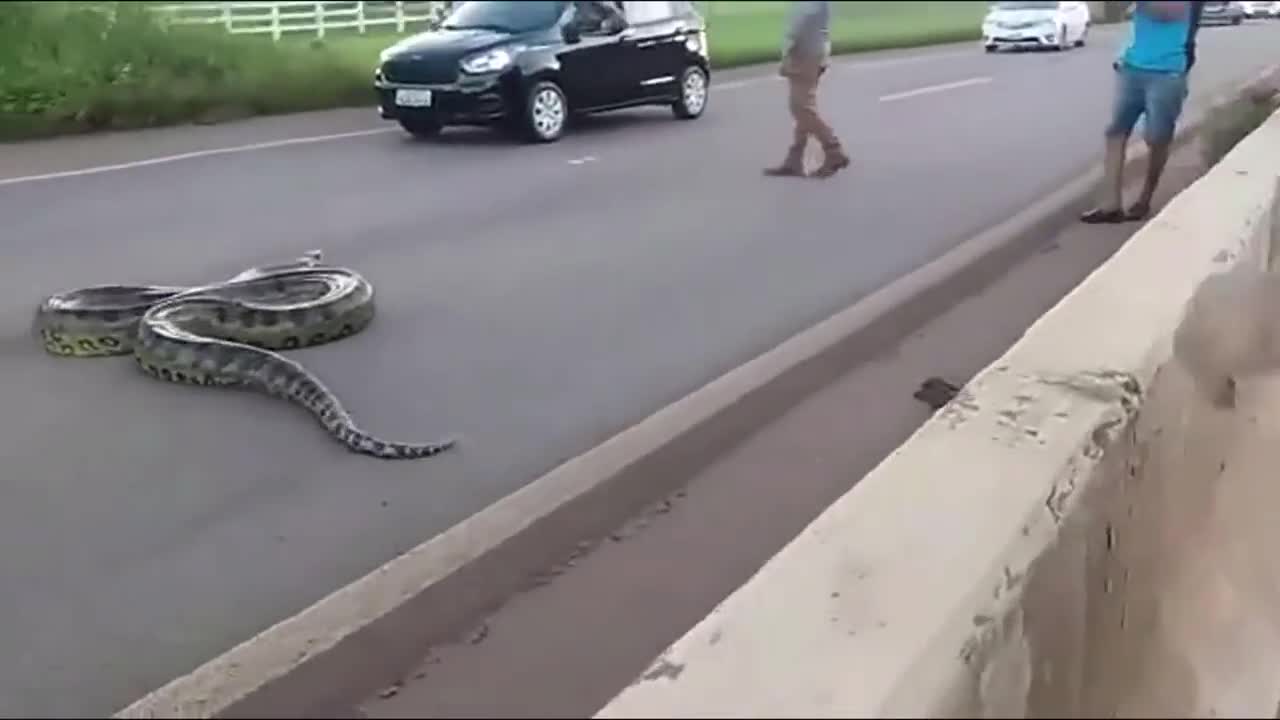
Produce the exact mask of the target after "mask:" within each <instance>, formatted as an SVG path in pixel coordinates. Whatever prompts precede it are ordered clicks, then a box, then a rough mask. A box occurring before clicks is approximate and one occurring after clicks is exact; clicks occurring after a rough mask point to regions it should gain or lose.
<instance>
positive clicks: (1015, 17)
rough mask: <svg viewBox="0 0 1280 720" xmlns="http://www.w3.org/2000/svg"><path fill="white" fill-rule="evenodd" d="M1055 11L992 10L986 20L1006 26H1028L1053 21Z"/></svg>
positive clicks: (1055, 14)
mask: <svg viewBox="0 0 1280 720" xmlns="http://www.w3.org/2000/svg"><path fill="white" fill-rule="evenodd" d="M1056 16H1057V11H1056V10H1052V9H1044V8H1027V9H1025V10H992V11H991V13H990V14H988V15H987V19H988V20H990V21H992V22H999V23H1004V24H1006V25H1030V24H1033V23H1038V22H1044V21H1046V20H1053V19H1054V18H1055V17H1056Z"/></svg>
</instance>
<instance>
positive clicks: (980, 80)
mask: <svg viewBox="0 0 1280 720" xmlns="http://www.w3.org/2000/svg"><path fill="white" fill-rule="evenodd" d="M989 82H991V78H990V77H975V78H969V79H968V80H957V81H955V82H949V83H943V84H941V85H929V86H926V87H922V88H916V89H915V90H907V91H906V92H900V93H893V94H891V95H881V96H880V102H882V103H888V102H895V101H897V100H906V99H907V98H913V97H917V96H920V95H929V94H931V93H937V92H945V91H947V90H956V89H958V88H963V87H969V86H971V85H986V84H987V83H989Z"/></svg>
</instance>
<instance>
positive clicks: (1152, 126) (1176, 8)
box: [1080, 0, 1203, 223]
mask: <svg viewBox="0 0 1280 720" xmlns="http://www.w3.org/2000/svg"><path fill="white" fill-rule="evenodd" d="M1202 5H1203V3H1202V2H1198V1H1196V0H1184V1H1182V2H1142V1H1141V0H1139V2H1138V3H1137V7H1135V8H1134V12H1133V20H1132V21H1131V23H1130V26H1129V42H1128V44H1127V45H1126V46H1125V49H1124V51H1123V52H1122V53H1121V55H1120V57H1119V58H1118V59H1117V60H1116V61H1115V63H1114V64H1113V68H1114V69H1115V73H1116V86H1115V99H1114V101H1113V105H1112V110H1111V121H1110V123H1109V124H1108V125H1107V129H1106V133H1105V135H1106V160H1105V163H1104V167H1105V175H1104V178H1103V186H1102V197H1101V200H1100V203H1099V205H1098V207H1096V208H1094V209H1092V210H1090V211H1088V212H1086V213H1085V214H1084V215H1083V216H1082V217H1081V218H1080V219H1081V220H1083V221H1084V222H1087V223H1117V222H1123V221H1126V220H1141V219H1143V218H1145V217H1146V216H1147V214H1148V213H1150V212H1151V199H1152V197H1153V196H1154V195H1155V191H1156V186H1157V185H1158V184H1159V183H1160V176H1161V174H1162V173H1163V172H1164V166H1165V163H1166V162H1167V161H1168V159H1169V147H1170V145H1171V144H1172V142H1173V135H1174V130H1175V128H1176V127H1177V123H1178V116H1179V115H1181V114H1182V105H1183V101H1184V100H1185V99H1186V97H1187V74H1188V72H1189V71H1190V70H1191V66H1192V65H1194V64H1195V61H1196V32H1197V30H1199V28H1200V14H1201V9H1202ZM1140 117H1144V118H1145V120H1144V124H1145V135H1146V141H1147V148H1148V149H1149V150H1150V155H1149V157H1148V160H1147V176H1146V181H1145V182H1144V184H1143V186H1142V194H1141V195H1140V196H1139V197H1138V201H1137V202H1135V203H1134V204H1133V205H1131V206H1130V207H1129V208H1128V209H1127V210H1126V209H1124V207H1123V204H1122V203H1123V199H1122V197H1121V189H1122V186H1123V184H1124V178H1123V174H1124V173H1123V171H1124V156H1125V146H1126V145H1127V144H1128V141H1129V136H1130V134H1132V132H1133V128H1134V127H1135V126H1136V125H1137V123H1138V119H1139V118H1140Z"/></svg>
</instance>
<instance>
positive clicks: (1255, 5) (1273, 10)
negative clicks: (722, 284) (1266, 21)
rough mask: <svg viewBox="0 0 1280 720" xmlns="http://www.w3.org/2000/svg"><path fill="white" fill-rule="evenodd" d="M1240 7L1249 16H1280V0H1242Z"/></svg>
mask: <svg viewBox="0 0 1280 720" xmlns="http://www.w3.org/2000/svg"><path fill="white" fill-rule="evenodd" d="M1240 9H1241V10H1243V11H1244V16H1245V17H1247V18H1251V19H1255V18H1280V2H1242V3H1240Z"/></svg>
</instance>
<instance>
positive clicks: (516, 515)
mask: <svg viewBox="0 0 1280 720" xmlns="http://www.w3.org/2000/svg"><path fill="white" fill-rule="evenodd" d="M1278 69H1280V66H1276V67H1271V68H1268V70H1267V71H1266V72H1265V73H1263V74H1260V75H1259V78H1265V77H1268V76H1270V75H1271V74H1272V73H1274V72H1276V71H1277V70H1278ZM1255 82H1257V79H1255V80H1251V81H1250V83H1246V84H1245V85H1244V86H1241V87H1247V86H1248V85H1249V84H1252V83H1255ZM1235 94H1237V93H1236V92H1232V94H1231V97H1234V95H1235ZM1220 102H1221V101H1218V102H1213V103H1210V104H1209V106H1208V107H1207V108H1205V110H1204V111H1202V112H1200V113H1196V114H1193V115H1192V116H1191V117H1188V118H1187V119H1186V120H1185V121H1184V123H1183V126H1182V128H1181V129H1180V130H1179V132H1178V134H1177V136H1176V137H1175V140H1174V142H1175V145H1176V146H1182V145H1184V144H1186V143H1187V142H1190V141H1191V140H1193V139H1194V138H1195V136H1196V133H1197V132H1198V131H1199V129H1200V128H1201V127H1202V126H1203V124H1204V121H1205V119H1206V117H1207V116H1208V114H1209V112H1210V111H1211V110H1212V108H1214V107H1216V106H1217V105H1219V104H1220ZM1146 154H1147V153H1146V150H1145V148H1142V147H1140V148H1135V151H1131V152H1130V157H1129V159H1128V161H1127V162H1126V167H1125V174H1126V177H1129V176H1133V175H1135V174H1136V172H1137V170H1138V169H1139V165H1140V164H1141V163H1142V160H1143V159H1144V158H1145V157H1146ZM1101 175H1102V171H1101V167H1100V166H1095V167H1094V168H1092V169H1091V170H1089V171H1088V172H1086V173H1085V174H1083V175H1082V176H1080V177H1078V178H1076V179H1075V180H1073V181H1071V182H1070V183H1068V184H1067V185H1066V186H1065V187H1063V188H1061V189H1059V190H1057V191H1055V192H1054V193H1052V194H1050V195H1049V196H1047V197H1045V198H1042V199H1041V200H1039V201H1038V202H1036V203H1034V204H1033V205H1031V206H1030V207H1028V208H1027V209H1025V210H1023V211H1022V212H1020V213H1019V214H1018V215H1016V216H1014V217H1012V218H1010V219H1008V220H1006V221H1004V222H1002V223H1000V224H999V225H996V226H994V227H992V228H990V229H988V230H986V231H985V232H983V233H981V234H979V235H977V236H975V237H973V238H970V239H969V240H966V241H965V242H963V243H961V244H960V245H958V246H956V247H954V248H953V249H951V250H950V251H948V252H947V253H945V254H944V255H942V256H941V257H939V258H937V259H935V260H933V261H931V262H929V263H928V264H926V265H924V266H922V267H920V268H918V269H916V270H914V271H912V272H911V273H909V274H907V275H905V276H904V277H902V278H900V279H898V280H896V281H894V282H893V283H891V284H890V285H888V286H887V287H884V288H882V289H880V290H878V291H876V292H874V293H872V294H871V295H869V296H867V297H866V298H864V299H862V300H860V301H859V302H857V303H856V304H855V305H853V306H852V307H850V308H847V309H845V310H843V311H840V312H838V313H837V314H836V315H834V316H832V317H831V318H829V319H827V320H825V321H823V322H821V323H819V324H818V325H816V326H814V327H812V328H809V329H807V330H804V331H802V332H800V333H799V334H797V335H795V336H793V337H792V338H790V339H788V340H786V341H784V342H783V343H782V344H780V345H778V346H777V347H775V348H774V349H772V350H770V351H768V352H766V353H765V354H763V355H761V356H759V357H757V358H755V359H753V360H751V361H749V362H747V363H746V364H744V365H742V366H739V367H737V368H735V369H734V370H732V371H730V372H729V373H728V374H726V375H724V376H722V377H720V378H717V379H716V380H714V381H712V382H711V383H709V384H708V385H706V386H704V387H702V388H700V389H698V390H697V391H695V392H693V393H691V394H690V395H688V396H686V397H684V398H682V399H680V400H678V401H676V402H675V403H673V404H671V405H669V406H667V407H665V408H663V409H662V410H659V411H658V412H656V413H654V414H653V415H651V416H649V417H648V418H646V419H644V420H642V421H641V422H639V423H638V424H636V425H634V426H632V427H630V428H628V429H627V430H624V431H623V432H621V433H619V434H618V435H616V436H614V437H613V438H611V439H609V440H608V441H606V442H604V443H603V444H601V445H599V446H597V447H595V448H593V449H591V450H590V451H588V452H586V453H584V454H582V455H580V456H578V457H576V458H573V459H572V460H569V461H568V462H566V463H564V464H562V465H560V466H559V467H557V468H555V469H553V470H552V471H550V472H549V473H547V474H545V475H543V476H542V477H540V478H538V479H537V480H536V481H534V482H533V483H531V484H529V485H527V486H525V487H523V488H521V489H520V490H518V491H516V492H515V493H512V494H511V495H509V496H507V497H505V498H503V499H502V500H499V501H498V502H496V503H494V504H493V505H490V506H489V507H487V508H485V509H484V510H481V511H480V512H478V513H476V514H475V515H472V516H471V517H469V518H467V519H466V520H464V521H462V522H460V523H458V524H457V525H455V526H453V527H452V528H450V529H449V530H447V531H445V532H444V533H442V534H440V535H438V536H436V537H435V538H432V539H431V540H429V541H427V542H425V543H423V544H422V545H419V546H418V547H416V548H414V549H412V550H410V551H409V552H407V553H405V554H403V555H401V556H400V557H397V558H395V559H393V560H391V561H390V562H388V563H386V564H385V565H383V566H382V567H380V568H378V569H376V570H374V571H373V572H371V573H369V574H368V575H366V576H365V577H363V578H361V579H359V580H357V581H355V582H354V583H352V584H350V585H348V586H346V587H343V588H341V589H339V590H337V591H336V592H334V593H332V594H331V595H329V596H327V597H325V598H324V599H322V600H320V601H319V602H317V603H316V604H314V605H312V606H311V607H309V608H307V609H306V610H304V611H302V612H301V613H299V614H298V615H295V616H293V617H291V618H288V619H286V620H283V621H281V622H279V623H277V624H276V625H274V626H272V627H271V628H269V629H267V630H265V631H264V632H262V633H260V634H258V635H257V636H255V637H253V638H251V639H250V640H247V641H245V642H243V643H241V644H240V645H238V646H236V647H235V648H233V649H231V650H229V651H228V652H226V653H224V654H222V655H220V656H218V657H216V658H214V659H212V660H210V661H208V662H207V663H205V664H204V665H202V666H200V667H199V668H197V669H196V670H194V671H193V672H191V673H190V674H187V675H184V676H182V677H179V678H177V679H175V680H173V681H171V682H169V683H167V684H166V685H164V686H163V687H161V688H159V689H158V690H155V691H153V692H151V693H149V694H148V695H146V696H144V697H142V698H140V699H139V700H137V701H135V702H133V703H132V704H130V705H129V706H128V707H126V708H124V709H122V710H120V711H119V712H118V713H116V714H115V715H114V717H118V718H141V717H183V718H186V717H304V716H316V715H321V716H330V717H332V716H335V715H336V714H337V713H343V712H347V711H349V709H350V707H351V706H352V704H353V703H354V702H355V701H357V700H358V699H359V698H362V697H365V696H367V695H371V694H373V693H374V692H376V691H377V690H378V689H379V688H381V687H384V686H386V685H387V684H388V683H389V682H391V681H393V680H394V679H395V678H398V677H399V676H400V675H401V674H403V672H404V671H405V670H406V669H408V668H409V667H411V666H412V665H413V664H414V663H415V662H417V661H419V660H420V659H421V657H422V655H423V654H424V653H425V652H426V650H427V649H428V648H429V647H430V646H431V645H434V644H438V643H441V642H447V641H450V640H453V639H456V638H459V637H460V636H461V634H462V633H463V632H465V631H466V630H467V629H468V628H469V627H470V626H472V625H473V624H474V623H476V622H478V621H479V620H480V619H481V618H483V617H484V616H485V615H486V614H488V613H490V612H492V611H493V610H495V609H497V608H498V607H500V606H501V605H502V604H503V603H504V602H505V601H506V600H507V599H508V598H509V597H510V596H511V595H513V594H515V593H517V592H519V591H521V590H523V589H525V588H527V587H529V586H531V585H532V584H533V580H534V576H536V575H537V574H538V573H540V572H542V571H543V570H545V569H546V568H547V567H550V566H552V565H554V564H556V563H557V562H559V561H561V560H563V559H564V558H565V557H566V556H569V555H571V554H572V553H573V552H574V550H575V548H576V547H578V546H579V545H580V544H581V543H582V542H583V541H589V540H592V539H595V538H599V537H601V536H603V535H605V534H607V533H608V532H609V531H611V530H612V529H614V528H615V527H617V526H618V525H619V524H621V523H622V522H625V520H626V519H627V518H629V517H631V516H633V515H635V514H636V513H638V512H640V511H641V510H642V509H643V508H644V507H645V506H647V505H649V504H650V503H652V502H654V501H655V500H657V499H659V498H661V497H663V496H665V495H668V494H670V493H672V492H675V491H676V490H678V489H679V488H680V487H682V486H683V485H684V484H685V483H686V482H687V480H688V478H689V477H690V476H692V475H693V474H695V473H697V472H698V471H699V470H701V469H703V468H705V467H706V466H708V465H709V464H710V463H711V462H713V461H714V460H715V459H716V458H717V457H719V456H720V455H722V454H723V453H724V452H725V451H727V450H728V449H730V448H731V447H732V446H734V445H736V444H737V443H739V442H741V441H743V440H744V439H746V438H747V437H749V436H750V435H751V434H752V433H753V432H754V431H755V430H757V429H758V428H759V427H761V426H762V425H764V424H766V423H767V422H768V421H770V420H771V419H773V418H775V417H777V416H778V415H779V414H781V413H783V412H786V411H787V410H788V409H790V408H791V407H793V406H795V405H796V404H798V403H799V402H800V401H802V400H803V399H804V398H806V397H808V396H809V395H810V394H812V393H814V392H816V391H818V390H820V389H821V388H822V387H824V386H825V385H827V384H829V383H830V382H831V381H833V380H835V379H836V378H838V377H839V376H840V375H842V374H844V373H845V372H847V371H848V370H849V369H850V368H852V367H854V366H856V365H857V364H859V363H862V362H865V361H867V360H869V359H871V358H872V357H874V356H875V355H877V354H878V353H879V351H880V349H881V348H883V347H884V346H885V345H886V344H889V343H892V342H895V341H897V340H900V339H901V338H903V337H905V336H906V335H908V334H909V333H910V332H912V331H914V330H915V329H916V328H918V327H919V326H920V325H922V324H924V323H925V322H927V321H928V320H929V319H930V318H931V317H933V316H934V315H936V314H937V312H938V311H939V310H941V309H942V308H945V307H948V306H949V305H950V304H951V303H953V302H954V301H955V299H956V297H957V296H958V295H959V296H965V295H969V294H972V293H973V292H976V291H978V290H980V289H981V288H982V287H983V286H985V285H986V284H988V283H989V282H990V281H991V280H992V279H994V278H995V277H996V276H998V275H999V274H1000V273H1002V272H1003V271H1004V270H1005V269H1006V268H1008V267H1009V266H1011V265H1012V264H1014V263H1016V262H1017V261H1018V260H1020V259H1022V258H1023V257H1025V256H1027V255H1029V254H1030V253H1032V252H1034V251H1035V250H1036V249H1037V248H1038V247H1039V246H1040V245H1041V244H1042V243H1043V242H1044V240H1045V237H1046V236H1047V235H1048V234H1050V233H1051V232H1053V231H1054V230H1056V229H1059V228H1060V227H1062V226H1064V225H1066V224H1068V223H1070V222H1074V221H1075V218H1076V216H1077V215H1078V214H1079V213H1080V212H1082V211H1083V210H1084V209H1085V207H1086V206H1087V204H1088V203H1089V202H1090V200H1091V198H1092V195H1093V193H1094V191H1095V189H1096V186H1097V184H1098V182H1099V181H1100V179H1101Z"/></svg>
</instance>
